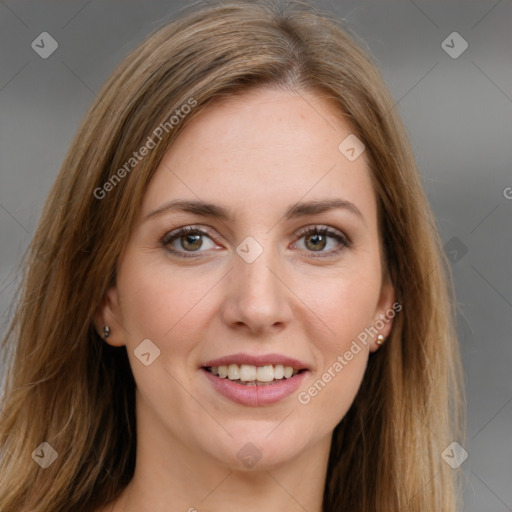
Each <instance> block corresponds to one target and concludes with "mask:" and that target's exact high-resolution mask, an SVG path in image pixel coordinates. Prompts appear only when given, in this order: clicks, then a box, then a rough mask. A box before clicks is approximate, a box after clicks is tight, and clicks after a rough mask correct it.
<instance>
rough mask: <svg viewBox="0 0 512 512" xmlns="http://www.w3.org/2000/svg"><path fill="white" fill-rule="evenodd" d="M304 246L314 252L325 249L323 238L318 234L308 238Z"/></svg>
mask: <svg viewBox="0 0 512 512" xmlns="http://www.w3.org/2000/svg"><path fill="white" fill-rule="evenodd" d="M306 245H307V246H308V248H310V249H311V248H312V249H313V250H314V251H317V250H319V249H323V248H324V247H325V237H324V236H323V235H320V234H318V233H317V234H315V235H310V236H309V237H307V238H306ZM310 245H311V247H310Z"/></svg>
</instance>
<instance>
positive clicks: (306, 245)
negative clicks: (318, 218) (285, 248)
mask: <svg viewBox="0 0 512 512" xmlns="http://www.w3.org/2000/svg"><path fill="white" fill-rule="evenodd" d="M296 236H297V237H298V240H297V242H295V244H294V245H295V246H296V247H298V248H299V249H302V250H303V251H305V252H306V253H310V254H311V253H317V255H315V257H317V256H318V257H323V256H326V257H327V256H334V255H336V254H338V253H339V252H340V251H342V250H343V249H345V248H347V247H350V246H351V244H350V241H349V239H348V238H347V237H346V236H345V235H344V234H343V233H342V232H340V231H338V230H335V229H333V228H329V227H327V226H312V227H308V228H306V229H304V230H302V231H301V232H299V233H297V235H296Z"/></svg>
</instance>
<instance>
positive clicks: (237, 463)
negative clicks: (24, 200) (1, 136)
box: [0, 2, 462, 512]
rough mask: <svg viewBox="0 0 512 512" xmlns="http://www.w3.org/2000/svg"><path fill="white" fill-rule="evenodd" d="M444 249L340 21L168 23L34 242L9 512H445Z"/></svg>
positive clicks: (12, 342) (451, 376)
mask: <svg viewBox="0 0 512 512" xmlns="http://www.w3.org/2000/svg"><path fill="white" fill-rule="evenodd" d="M440 247H441V246H440V243H439V238H438V236H437V234H436V231H435V228H434V221H433V218H432V214H431V212H430V209H429V206H428V203H427V201H426V199H425V195H424V193H423V191H422V188H421V182H420V178H419V176H418V172H417V169H416V167H415V163H414V159H413V156H412V154H411V151H410V148H409V145H408V142H407V138H406V136H405V133H404V130H403V128H402V126H401V123H400V120H399V118H398V116H397V114H396V112H395V109H394V105H393V101H392V99H391V97H390V95H389V93H388V92H387V90H386V87H385V85H384V83H383V81H382V79H381V77H380V75H379V73H378V71H377V70H376V69H375V67H374V65H373V64H372V63H371V61H370V59H369V57H368V56H367V55H365V53H364V52H363V51H362V50H361V49H360V48H359V47H358V46H357V45H356V44H355V43H354V42H353V40H352V39H351V38H349V36H348V35H347V34H346V33H345V32H344V31H343V30H342V29H341V28H340V26H339V24H338V23H337V22H336V21H335V20H332V19H329V17H328V16H326V15H321V14H319V13H317V12H316V11H314V10H312V9H310V8H308V7H307V6H304V5H302V4H300V5H299V4H289V5H288V6H287V8H286V9H285V10H284V11H281V10H280V9H279V7H278V6H277V5H267V4H265V5H254V4H252V3H249V2H247V3H241V2H237V3H228V4H222V5H218V6H212V7H207V8H202V9H199V10H196V11H194V12H191V13H189V14H187V15H186V16H183V17H181V18H180V19H179V20H177V21H175V22H173V23H171V24H169V25H167V26H165V27H163V28H161V29H160V30H158V31H157V32H156V33H155V34H153V35H152V36H151V37H149V38H148V39H147V40H146V41H145V42H144V43H143V44H142V45H141V46H140V47H139V48H138V49H136V50H135V51H134V52H133V53H132V54H131V55H129V56H128V57H127V58H126V59H125V61H124V62H123V63H122V64H121V65H120V66H119V67H118V69H117V70H116V71H115V72H114V74H113V75H112V77H111V78H110V79H109V81H108V82H107V84H106V85H105V86H104V88H103V90H102V91H101V92H100V94H99V96H98V100H97V101H96V103H95V104H94V105H93V106H92V108H91V110H90V112H89V113H88V114H87V116H86V118H85V120H84V122H83V124H82V126H81V127H80V129H79V131H78V133H77V135H76V137H75V140H74V142H73V144H72V146H71V148H70V150H69V153H68V156H67V157H66V160H65V162H64V164H63V167H62V169H61V172H60V174H59V176H58V178H57V180H56V183H55V185H54V187H53V189H52V191H51V193H50V196H49V198H48V200H47V203H46V205H45V208H44V211H43V215H42V219H41V222H40V225H39V228H38V230H37V232H36V235H35V237H34V241H33V243H32V246H31V249H30V252H29V254H28V257H27V261H26V273H25V275H24V283H23V289H22V295H21V299H20V302H19V306H18V309H17V314H16V316H15V318H14V320H13V323H12V326H11V329H10V331H9V333H8V335H7V337H6V339H5V341H4V349H5V351H6V355H9V356H10V357H11V360H10V364H9V366H8V368H9V372H8V375H7V379H6V387H5V393H4V399H3V404H2V405H3V415H2V417H1V423H0V432H1V434H2V436H1V454H2V455H1V464H0V472H1V481H2V484H1V485H2V487H1V490H0V509H1V510H2V511H3V512H14V511H19V510H27V511H28V510H30V511H32V512H39V511H41V512H42V511H44V512H57V511H71V510H73V511H83V512H85V511H100V510H101V511H104V512H105V511H114V512H120V511H125V512H131V511H141V510H151V511H161V510H162V511H163V510H189V511H193V510H199V511H202V510H204V511H217V510H226V509H228V510H230V509H237V510H240V509H242V510H246V511H252V510H290V511H291V510H308V511H321V510H322V511H326V512H331V511H341V510H343V511H348V510H350V511H351V512H353V511H361V512H363V511H364V512H368V511H378V510H379V511H390V510H408V511H420V510H421V511H422V512H424V511H427V510H428V511H440V510H442V511H455V510H456V508H457V487H456V480H455V473H454V470H452V469H451V468H450V467H449V466H448V464H446V463H445V462H444V460H443V459H442V457H441V453H442V452H443V450H444V449H445V448H446V447H447V446H448V445H449V444H450V443H451V442H453V441H456V440H458V441H461V437H460V435H461V434H460V432H459V430H458V428H459V426H460V411H461V396H462V394H461V385H460V366H459V359H458V348H457V342H456V337H455V334H454V328H453V319H452V310H451V309H452V308H451V302H450V294H449V287H448V286H447V279H446V277H445V271H444V270H443V261H442V256H441V255H442V251H441V249H440ZM10 347H12V350H10Z"/></svg>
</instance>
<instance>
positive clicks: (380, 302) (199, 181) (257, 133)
mask: <svg viewBox="0 0 512 512" xmlns="http://www.w3.org/2000/svg"><path fill="white" fill-rule="evenodd" d="M351 133H352V129H351V127H350V125H349V124H348V123H347V122H346V121H345V120H344V118H343V117H342V116H341V115H340V112H339V111H338V110H337V109H336V108H335V106H334V105H332V104H331V103H329V102H328V101H327V100H325V99H322V98H321V97H320V96H318V95H313V94H312V93H305V92H301V93H300V95H299V94H297V93H292V92H289V91H283V90H278V89H273V88H264V89H259V90H252V91H250V92H247V93H245V94H243V95H241V96H238V97H234V98H231V99H229V100H224V101H222V102H217V103H216V104H213V105H212V106H211V108H209V109H208V110H206V111H205V112H203V113H201V114H200V115H198V116H197V117H196V118H195V119H194V120H193V121H192V122H191V123H190V124H189V125H188V126H187V127H186V129H185V130H184V131H183V132H182V134H180V136H179V137H178V138H177V140H176V142H175V143H174V144H173V145H172V147H171V148H170V149H169V151H168V152H167V154H166V156H165V158H164V159H163V161H162V163H161V165H160V166H159V167H158V169H157V170H156V173H155V175H154V177H153V178H152V181H151V182H150V185H149V188H148V190H147V193H146V195H145V197H144V201H143V205H142V210H141V215H140V218H139V220H138V223H137V225H136V227H135V229H134V230H133V233H132V235H131V238H130V240H129V242H128V245H127V248H126V251H125V252H124V254H123V255H122V258H121V260H120V262H119V266H118V273H117V284H116V286H115V288H112V289H110V290H109V292H108V304H107V305H106V306H105V307H104V308H103V309H102V311H101V322H104V323H105V324H108V325H110V327H111V329H112V334H111V336H110V337H109V339H108V341H109V343H111V344H112V345H116V346H120V345H126V347H127V352H128V356H129V359H130V364H131V367H132V370H133V375H134V377H135V381H136V385H137V418H138V429H139V442H142V441H143V440H144V439H146V441H147V443H149V444H152V445H153V447H154V449H155V450H158V451H159V452H161V453H168V452H167V450H168V449H169V450H170V449H172V450H174V453H176V454H183V455H185V456H187V454H188V456H195V457H202V458H208V459H210V461H214V462H215V461H216V462H217V463H221V464H223V465H225V466H227V467H230V468H244V467H245V468H246V469H251V468H253V467H255V468H270V467H272V466H275V465H279V464H281V463H285V462H290V461H293V460H294V459H296V458H297V457H299V456H300V455H303V454H304V453H306V452H308V451H310V450H313V449H315V448H318V447H324V448H325V447H328V445H329V443H330V438H331V434H332V431H333V429H334V427H335V426H336V425H337V423H338V422H339V421H340V420H341V419H342V418H343V416H344V415H345V413H346V412H347V410H348V409H349V407H350V405H351V404H352V402H353V400H354V397H355V395H356V392H357V390H358V388H359V386H360V383H361V379H362V377H363V374H364V371H365V368H366V364H367V360H368V357H369V353H370V351H372V350H375V349H376V348H377V345H376V341H375V340H376V336H375V334H374V333H375V331H365V329H369V328H371V327H373V326H375V324H376V322H377V325H378V326H380V327H382V325H383V324H384V327H382V328H381V329H380V330H379V332H380V333H381V334H383V335H384V336H386V335H387V334H388V332H389V329H390V327H391V321H390V320H387V321H385V322H383V321H382V318H383V316H384V315H386V312H387V311H388V312H389V310H390V308H391V306H392V304H393V301H394V298H393V290H392V287H391V286H390V285H389V284H387V281H386V280H385V279H383V269H382V266H381V258H380V245H379V234H378V226H377V204H376V197H375V193H374V191H373V188H372V183H371V179H370V174H369V170H368V161H367V158H366V153H365V152H364V151H363V153H362V154H361V155H360V156H359V157H357V158H355V159H354V157H355V156H357V153H358V151H359V150H360V148H359V147H356V146H354V143H353V139H348V140H347V141H346V142H345V143H344V144H342V145H341V149H339V147H338V146H339V145H340V143H341V142H342V141H344V140H345V139H346V137H348V136H349V135H350V134H351ZM351 148H354V151H352V150H351ZM348 157H350V158H348ZM134 172H135V171H134ZM126 179H130V178H126ZM183 229H185V230H186V231H181V230H183ZM383 283H384V284H383ZM386 318H388V317H386ZM379 319H380V321H379ZM101 322H100V323H101ZM368 332H371V333H372V334H371V335H368ZM365 334H366V336H365ZM358 336H359V338H358ZM144 340H146V341H144ZM147 340H150V341H147ZM363 340H365V341H363ZM141 343H142V344H141ZM158 351H159V352H158ZM287 367H291V368H292V370H290V369H289V368H287ZM297 371H299V373H297ZM290 372H292V373H293V374H292V376H291V377H290ZM226 373H227V374H228V376H225V375H226ZM287 376H288V377H289V378H286V377H287ZM254 378H256V379H257V380H256V381H255V380H253V379H254ZM272 379H274V380H272ZM242 381H243V382H242ZM176 457H179V455H176Z"/></svg>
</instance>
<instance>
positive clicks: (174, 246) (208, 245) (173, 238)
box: [161, 226, 216, 256]
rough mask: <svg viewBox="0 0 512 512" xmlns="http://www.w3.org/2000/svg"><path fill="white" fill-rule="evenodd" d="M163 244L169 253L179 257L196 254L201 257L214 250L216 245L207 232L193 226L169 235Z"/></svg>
mask: <svg viewBox="0 0 512 512" xmlns="http://www.w3.org/2000/svg"><path fill="white" fill-rule="evenodd" d="M161 243H162V245H163V247H164V248H166V249H167V250H168V251H169V252H171V253H173V254H176V255H179V256H187V255H191V253H194V252H196V253H197V255H200V254H201V253H203V252H206V250H208V249H214V248H215V245H216V244H215V242H214V241H213V240H212V239H211V237H210V235H209V234H208V233H207V232H206V231H204V230H203V229H199V228H195V227H192V226H186V227H184V228H180V229H177V230H174V231H171V232H170V233H167V234H166V235H165V236H164V237H163V238H162V240H161Z"/></svg>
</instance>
